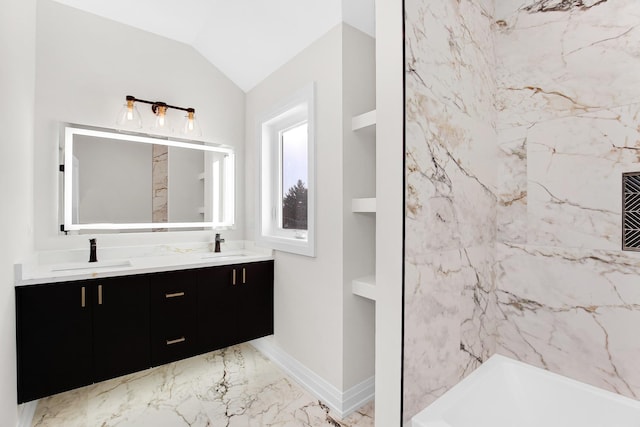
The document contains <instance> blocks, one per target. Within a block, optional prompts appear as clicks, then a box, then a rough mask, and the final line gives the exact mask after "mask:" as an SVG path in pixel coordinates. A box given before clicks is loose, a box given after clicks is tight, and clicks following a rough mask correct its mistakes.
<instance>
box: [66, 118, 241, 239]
mask: <svg viewBox="0 0 640 427" xmlns="http://www.w3.org/2000/svg"><path fill="white" fill-rule="evenodd" d="M62 127H63V128H64V137H63V146H62V149H63V152H64V154H63V158H64V162H63V164H64V165H72V164H73V138H74V136H75V135H83V136H93V137H99V138H107V139H116V140H121V141H129V142H138V143H144V144H157V145H166V146H169V147H179V148H189V149H195V150H201V151H212V152H216V153H223V154H225V158H224V163H223V170H224V175H223V177H224V178H223V179H224V183H223V188H224V191H223V193H224V195H223V201H222V203H223V206H224V208H223V215H222V218H221V221H219V222H213V221H201V222H147V223H89V224H76V223H73V219H72V218H73V215H72V213H73V181H74V176H73V167H71V166H69V167H66V166H65V167H64V169H63V171H64V184H63V192H64V197H63V205H64V209H63V225H62V227H61V230H60V231H62V232H68V231H80V230H140V231H149V230H151V229H184V228H203V229H204V228H212V229H216V228H231V227H233V225H234V223H235V153H234V151H233V148H231V147H229V146H224V145H220V144H212V143H207V142H203V141H192V140H182V139H177V138H171V137H167V136H158V135H150V134H142V133H135V132H128V131H126V132H125V131H120V130H117V129H106V128H98V127H90V126H82V125H76V124H70V123H66V124H64V125H63V126H62ZM176 231H178V230H176Z"/></svg>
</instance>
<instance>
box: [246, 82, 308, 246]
mask: <svg viewBox="0 0 640 427" xmlns="http://www.w3.org/2000/svg"><path fill="white" fill-rule="evenodd" d="M313 103H314V87H313V84H311V85H309V86H307V87H305V88H304V89H302V90H300V91H299V92H297V93H295V94H294V95H293V96H291V97H290V98H289V99H288V100H286V101H285V102H283V103H282V104H281V105H279V106H276V107H274V108H272V109H271V110H270V111H269V112H267V113H265V114H263V115H262V116H261V117H260V118H259V120H258V129H257V134H258V150H257V151H258V165H259V168H260V170H259V173H258V177H259V179H260V182H259V185H258V189H259V191H257V198H258V200H257V206H258V209H257V211H258V214H257V218H256V225H257V227H256V233H257V236H256V241H257V242H258V243H259V244H262V245H264V246H268V247H271V248H273V249H277V250H282V251H287V252H293V253H297V254H301V255H307V256H315V246H314V235H315V233H314V213H315V211H314V200H315V199H314V194H315V188H314V184H315V183H314V178H315V177H314V166H315V165H314V152H315V150H314V105H313Z"/></svg>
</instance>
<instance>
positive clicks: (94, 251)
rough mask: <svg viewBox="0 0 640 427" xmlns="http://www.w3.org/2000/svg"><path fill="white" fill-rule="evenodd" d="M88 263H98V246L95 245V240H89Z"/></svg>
mask: <svg viewBox="0 0 640 427" xmlns="http://www.w3.org/2000/svg"><path fill="white" fill-rule="evenodd" d="M89 248H90V252H89V262H97V261H98V254H97V249H98V244H97V243H96V239H89Z"/></svg>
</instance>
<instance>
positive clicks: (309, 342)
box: [246, 26, 343, 390]
mask: <svg viewBox="0 0 640 427" xmlns="http://www.w3.org/2000/svg"><path fill="white" fill-rule="evenodd" d="M341 35H342V31H341V27H340V26H337V27H335V28H333V29H332V30H331V31H330V32H329V33H327V34H326V35H325V36H323V37H322V38H320V39H319V40H317V41H316V42H314V43H313V44H312V45H311V46H309V47H308V48H307V49H305V50H304V51H303V52H302V53H300V54H299V55H298V56H296V57H295V58H294V59H292V60H291V61H290V62H289V63H287V64H286V65H284V66H283V67H282V68H280V69H279V70H278V71H276V72H275V73H274V74H272V75H271V76H269V77H267V78H266V79H265V80H264V81H262V82H261V83H260V84H259V85H257V86H256V87H255V88H254V89H252V90H251V91H250V92H248V93H247V102H246V117H247V128H246V135H247V141H246V153H247V163H246V165H247V167H246V170H247V176H246V180H247V187H246V206H247V216H246V222H247V236H249V237H253V236H254V231H255V229H254V218H253V210H254V206H255V188H256V176H255V164H256V158H255V156H256V136H255V129H256V121H255V120H256V117H257V115H259V114H261V113H263V112H264V111H267V110H268V109H269V108H270V107H272V106H274V105H275V104H277V103H278V102H280V101H281V100H282V99H286V97H287V96H289V95H290V94H292V93H294V92H295V91H296V90H298V89H300V88H302V87H303V86H305V85H306V84H308V83H310V82H312V81H315V82H316V130H317V133H316V185H317V193H316V194H317V199H316V206H317V211H316V227H317V228H316V236H317V237H316V257H315V258H309V257H305V256H301V255H294V254H289V253H286V252H279V251H278V252H276V255H275V318H274V322H275V325H274V327H275V337H274V339H275V341H276V344H277V345H278V346H279V347H280V348H282V349H283V350H284V351H286V352H287V353H288V354H289V355H291V356H292V357H294V358H295V359H297V360H298V361H299V362H301V363H302V364H304V365H305V366H306V367H308V368H309V369H311V370H312V371H314V372H315V373H316V374H318V375H320V376H321V377H322V378H324V379H325V380H327V381H328V382H330V383H331V384H333V385H334V386H335V387H336V388H338V389H340V390H342V385H343V384H342V329H341V327H342V307H341V303H340V302H341V300H342V208H343V206H342V179H341V173H340V171H341V170H342V148H341V141H342V105H341V103H342V83H341V81H342V73H341V62H342V58H341Z"/></svg>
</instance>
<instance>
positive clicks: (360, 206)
mask: <svg viewBox="0 0 640 427" xmlns="http://www.w3.org/2000/svg"><path fill="white" fill-rule="evenodd" d="M375 211H376V198H375V197H369V198H361V199H352V200H351V212H363V213H364V212H375Z"/></svg>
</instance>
